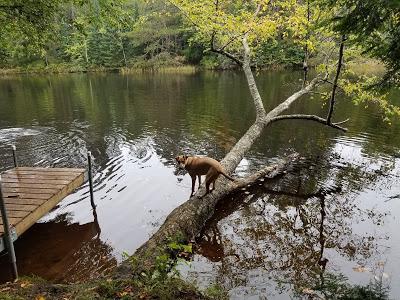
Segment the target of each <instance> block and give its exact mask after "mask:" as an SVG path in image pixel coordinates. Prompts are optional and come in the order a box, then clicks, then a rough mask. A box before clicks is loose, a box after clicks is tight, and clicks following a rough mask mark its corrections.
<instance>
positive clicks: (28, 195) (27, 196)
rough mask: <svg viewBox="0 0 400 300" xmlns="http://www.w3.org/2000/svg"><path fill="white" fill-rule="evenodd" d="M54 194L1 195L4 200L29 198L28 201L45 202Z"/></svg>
mask: <svg viewBox="0 0 400 300" xmlns="http://www.w3.org/2000/svg"><path fill="white" fill-rule="evenodd" d="M53 195H54V193H48V194H30V193H3V196H4V198H30V199H44V200H47V199H49V198H50V197H51V196H53Z"/></svg>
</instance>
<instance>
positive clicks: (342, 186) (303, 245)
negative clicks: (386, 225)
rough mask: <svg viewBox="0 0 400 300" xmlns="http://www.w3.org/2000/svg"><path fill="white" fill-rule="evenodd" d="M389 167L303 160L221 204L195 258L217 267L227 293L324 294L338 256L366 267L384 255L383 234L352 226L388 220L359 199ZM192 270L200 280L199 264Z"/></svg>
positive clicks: (330, 159) (331, 158)
mask: <svg viewBox="0 0 400 300" xmlns="http://www.w3.org/2000/svg"><path fill="white" fill-rule="evenodd" d="M385 168H388V169H390V168H393V165H392V164H391V163H388V164H386V165H384V166H381V169H380V171H379V172H377V171H376V170H372V169H370V168H368V167H363V168H361V166H357V165H352V164H346V163H344V162H343V161H340V159H339V158H338V157H335V155H332V154H331V155H329V156H327V157H318V158H316V159H313V160H310V159H304V160H303V161H301V162H299V163H297V164H296V165H295V166H294V167H293V169H292V170H290V171H289V172H288V173H287V174H285V175H284V176H283V177H282V178H279V179H275V180H272V181H271V180H270V181H264V182H260V183H259V185H258V186H257V187H255V188H252V189H251V190H248V191H245V192H244V193H241V194H237V195H233V196H232V197H230V198H229V199H226V200H225V201H224V202H223V203H221V204H220V205H219V206H218V208H217V212H216V214H215V216H214V217H213V218H212V219H211V220H210V221H209V222H208V223H207V226H206V229H205V230H204V233H203V234H202V236H201V237H200V238H199V240H198V249H197V253H198V254H200V255H202V256H204V257H206V258H207V259H208V260H210V261H212V262H214V265H218V267H217V270H218V271H217V279H218V281H219V282H220V283H222V284H223V285H224V286H225V287H226V288H228V289H229V290H232V289H235V288H238V287H239V289H240V287H248V286H253V287H254V286H256V289H257V290H258V292H257V293H267V290H268V289H271V288H272V286H274V287H275V289H277V291H279V292H285V291H286V292H288V291H289V290H291V289H292V288H293V289H294V291H302V290H304V289H305V288H307V289H308V288H313V287H316V286H319V287H322V288H323V287H324V284H325V277H326V273H327V272H338V271H340V270H338V266H337V265H335V263H334V261H331V260H332V258H333V260H334V258H335V257H337V256H340V257H342V258H344V259H345V260H346V261H353V262H358V263H359V264H361V265H364V264H365V263H366V262H367V261H368V259H369V258H373V257H375V256H377V255H379V253H380V252H381V251H382V249H381V248H380V246H379V241H380V240H381V239H384V238H385V236H377V235H375V234H373V233H372V232H368V231H365V232H364V233H362V234H360V233H357V232H355V230H354V229H353V224H354V223H359V220H368V221H370V222H372V223H373V224H376V223H379V222H382V219H383V218H384V214H382V213H379V212H377V211H373V210H368V209H362V208H360V206H359V205H358V204H359V203H358V202H357V201H355V200H354V199H355V196H356V195H357V193H359V192H360V191H361V190H363V189H364V188H365V187H366V186H369V185H371V184H373V183H374V182H376V181H377V180H378V179H382V178H381V177H382V176H383V174H387V173H388V172H386V171H387V170H385ZM353 264H354V263H353ZM190 272H191V273H192V275H193V277H194V278H195V276H196V275H195V274H196V266H194V268H193V270H192V271H190ZM268 285H269V286H270V287H269V288H267V287H266V286H268Z"/></svg>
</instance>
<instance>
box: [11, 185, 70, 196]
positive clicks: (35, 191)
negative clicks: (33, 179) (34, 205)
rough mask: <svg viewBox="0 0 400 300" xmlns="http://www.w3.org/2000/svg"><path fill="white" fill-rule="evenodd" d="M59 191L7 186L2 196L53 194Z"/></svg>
mask: <svg viewBox="0 0 400 300" xmlns="http://www.w3.org/2000/svg"><path fill="white" fill-rule="evenodd" d="M61 188H62V187H61ZM58 191H59V188H58V189H57V188H53V189H52V188H46V189H43V188H36V187H31V188H29V187H10V186H9V185H7V186H6V187H4V188H3V193H4V194H7V193H9V194H11V193H13V194H15V193H16V194H20V193H24V194H43V193H45V194H55V193H57V192H58Z"/></svg>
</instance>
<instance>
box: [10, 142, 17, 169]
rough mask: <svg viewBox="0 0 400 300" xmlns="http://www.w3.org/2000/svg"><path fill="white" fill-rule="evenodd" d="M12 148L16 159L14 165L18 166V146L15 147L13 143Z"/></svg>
mask: <svg viewBox="0 0 400 300" xmlns="http://www.w3.org/2000/svg"><path fill="white" fill-rule="evenodd" d="M11 148H12V153H13V159H14V167H18V161H17V148H16V147H15V145H12V146H11Z"/></svg>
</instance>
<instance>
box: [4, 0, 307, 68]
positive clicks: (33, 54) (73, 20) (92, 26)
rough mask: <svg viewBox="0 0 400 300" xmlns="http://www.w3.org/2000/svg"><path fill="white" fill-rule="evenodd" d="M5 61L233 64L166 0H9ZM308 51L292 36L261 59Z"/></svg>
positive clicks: (292, 58)
mask: <svg viewBox="0 0 400 300" xmlns="http://www.w3.org/2000/svg"><path fill="white" fill-rule="evenodd" d="M0 23H1V25H2V26H0V66H1V67H2V68H14V67H28V66H30V67H38V68H43V67H46V66H52V65H53V66H54V65H61V66H70V67H72V66H75V67H80V68H90V67H106V68H116V67H148V66H150V67H151V66H162V65H182V64H195V65H197V64H202V65H204V66H206V67H209V68H217V67H225V68H227V67H230V66H232V64H231V63H230V62H229V60H226V59H223V58H221V57H218V56H217V55H214V54H211V53H208V52H207V51H206V50H207V49H205V47H204V45H202V44H201V43H197V42H196V41H195V40H194V39H193V32H192V29H191V28H190V26H188V24H185V22H184V21H183V18H182V15H181V13H180V12H179V11H178V10H177V9H176V8H175V7H174V6H172V5H171V4H168V2H165V1H162V0H155V1H146V0H115V1H107V0H89V1H84V0H56V1H45V0H39V1H33V0H29V1H24V0H16V1H11V0H3V1H1V4H0ZM303 56H304V51H303V49H302V47H301V46H299V45H297V44H295V43H294V42H293V40H291V39H290V38H283V37H282V39H281V40H280V41H277V40H275V41H273V42H272V43H265V45H264V46H263V47H260V49H259V53H258V59H257V64H258V65H279V64H284V65H297V64H300V63H301V62H302V60H303Z"/></svg>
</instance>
